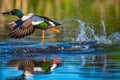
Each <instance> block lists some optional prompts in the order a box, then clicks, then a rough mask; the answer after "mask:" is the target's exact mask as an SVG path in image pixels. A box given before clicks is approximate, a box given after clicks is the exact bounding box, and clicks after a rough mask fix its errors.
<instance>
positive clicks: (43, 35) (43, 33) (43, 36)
mask: <svg viewBox="0 0 120 80" xmlns="http://www.w3.org/2000/svg"><path fill="white" fill-rule="evenodd" d="M44 38H45V31H44V30H42V42H41V43H42V44H43V43H44Z"/></svg>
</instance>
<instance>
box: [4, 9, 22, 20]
mask: <svg viewBox="0 0 120 80" xmlns="http://www.w3.org/2000/svg"><path fill="white" fill-rule="evenodd" d="M2 14H3V15H6V16H7V15H15V16H18V17H19V18H22V17H23V16H24V14H23V13H22V11H21V10H19V9H13V10H12V11H9V12H3V13H2Z"/></svg>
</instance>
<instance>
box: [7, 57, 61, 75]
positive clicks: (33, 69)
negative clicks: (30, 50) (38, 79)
mask: <svg viewBox="0 0 120 80" xmlns="http://www.w3.org/2000/svg"><path fill="white" fill-rule="evenodd" d="M59 63H60V59H59V58H55V59H52V60H47V59H46V58H43V59H42V60H41V61H36V60H32V59H22V60H21V59H13V60H11V61H9V62H8V66H11V67H13V68H14V69H16V70H22V71H23V74H21V75H22V76H23V77H27V76H28V77H29V76H32V75H33V74H37V73H41V74H49V73H51V72H52V71H53V70H55V69H56V68H57V67H58V66H59Z"/></svg>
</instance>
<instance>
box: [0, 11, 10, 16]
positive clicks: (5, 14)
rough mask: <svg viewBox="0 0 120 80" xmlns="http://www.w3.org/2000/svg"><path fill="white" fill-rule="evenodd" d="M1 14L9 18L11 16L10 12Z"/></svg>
mask: <svg viewBox="0 0 120 80" xmlns="http://www.w3.org/2000/svg"><path fill="white" fill-rule="evenodd" d="M1 14H3V15H4V16H9V15H12V12H3V13H1Z"/></svg>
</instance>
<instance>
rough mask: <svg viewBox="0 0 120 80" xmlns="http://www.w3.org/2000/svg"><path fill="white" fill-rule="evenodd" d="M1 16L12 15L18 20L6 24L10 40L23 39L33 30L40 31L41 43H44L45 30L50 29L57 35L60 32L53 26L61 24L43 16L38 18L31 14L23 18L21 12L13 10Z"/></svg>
mask: <svg viewBox="0 0 120 80" xmlns="http://www.w3.org/2000/svg"><path fill="white" fill-rule="evenodd" d="M2 14H3V15H5V16H7V15H14V16H18V17H19V18H20V19H18V20H16V21H14V22H11V23H9V24H8V27H9V29H10V31H11V32H10V34H9V36H10V37H11V38H15V39H19V38H23V37H25V36H27V35H30V34H32V33H33V32H34V31H35V29H42V43H44V33H45V32H44V31H45V30H47V29H51V30H52V31H54V32H57V33H59V32H60V30H58V29H56V28H55V26H58V25H61V24H60V23H58V22H55V21H53V20H51V19H49V18H48V17H45V16H38V15H35V14H33V13H30V14H28V15H26V16H24V14H23V13H22V11H21V10H19V9H13V10H12V11H9V12H3V13H2Z"/></svg>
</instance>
